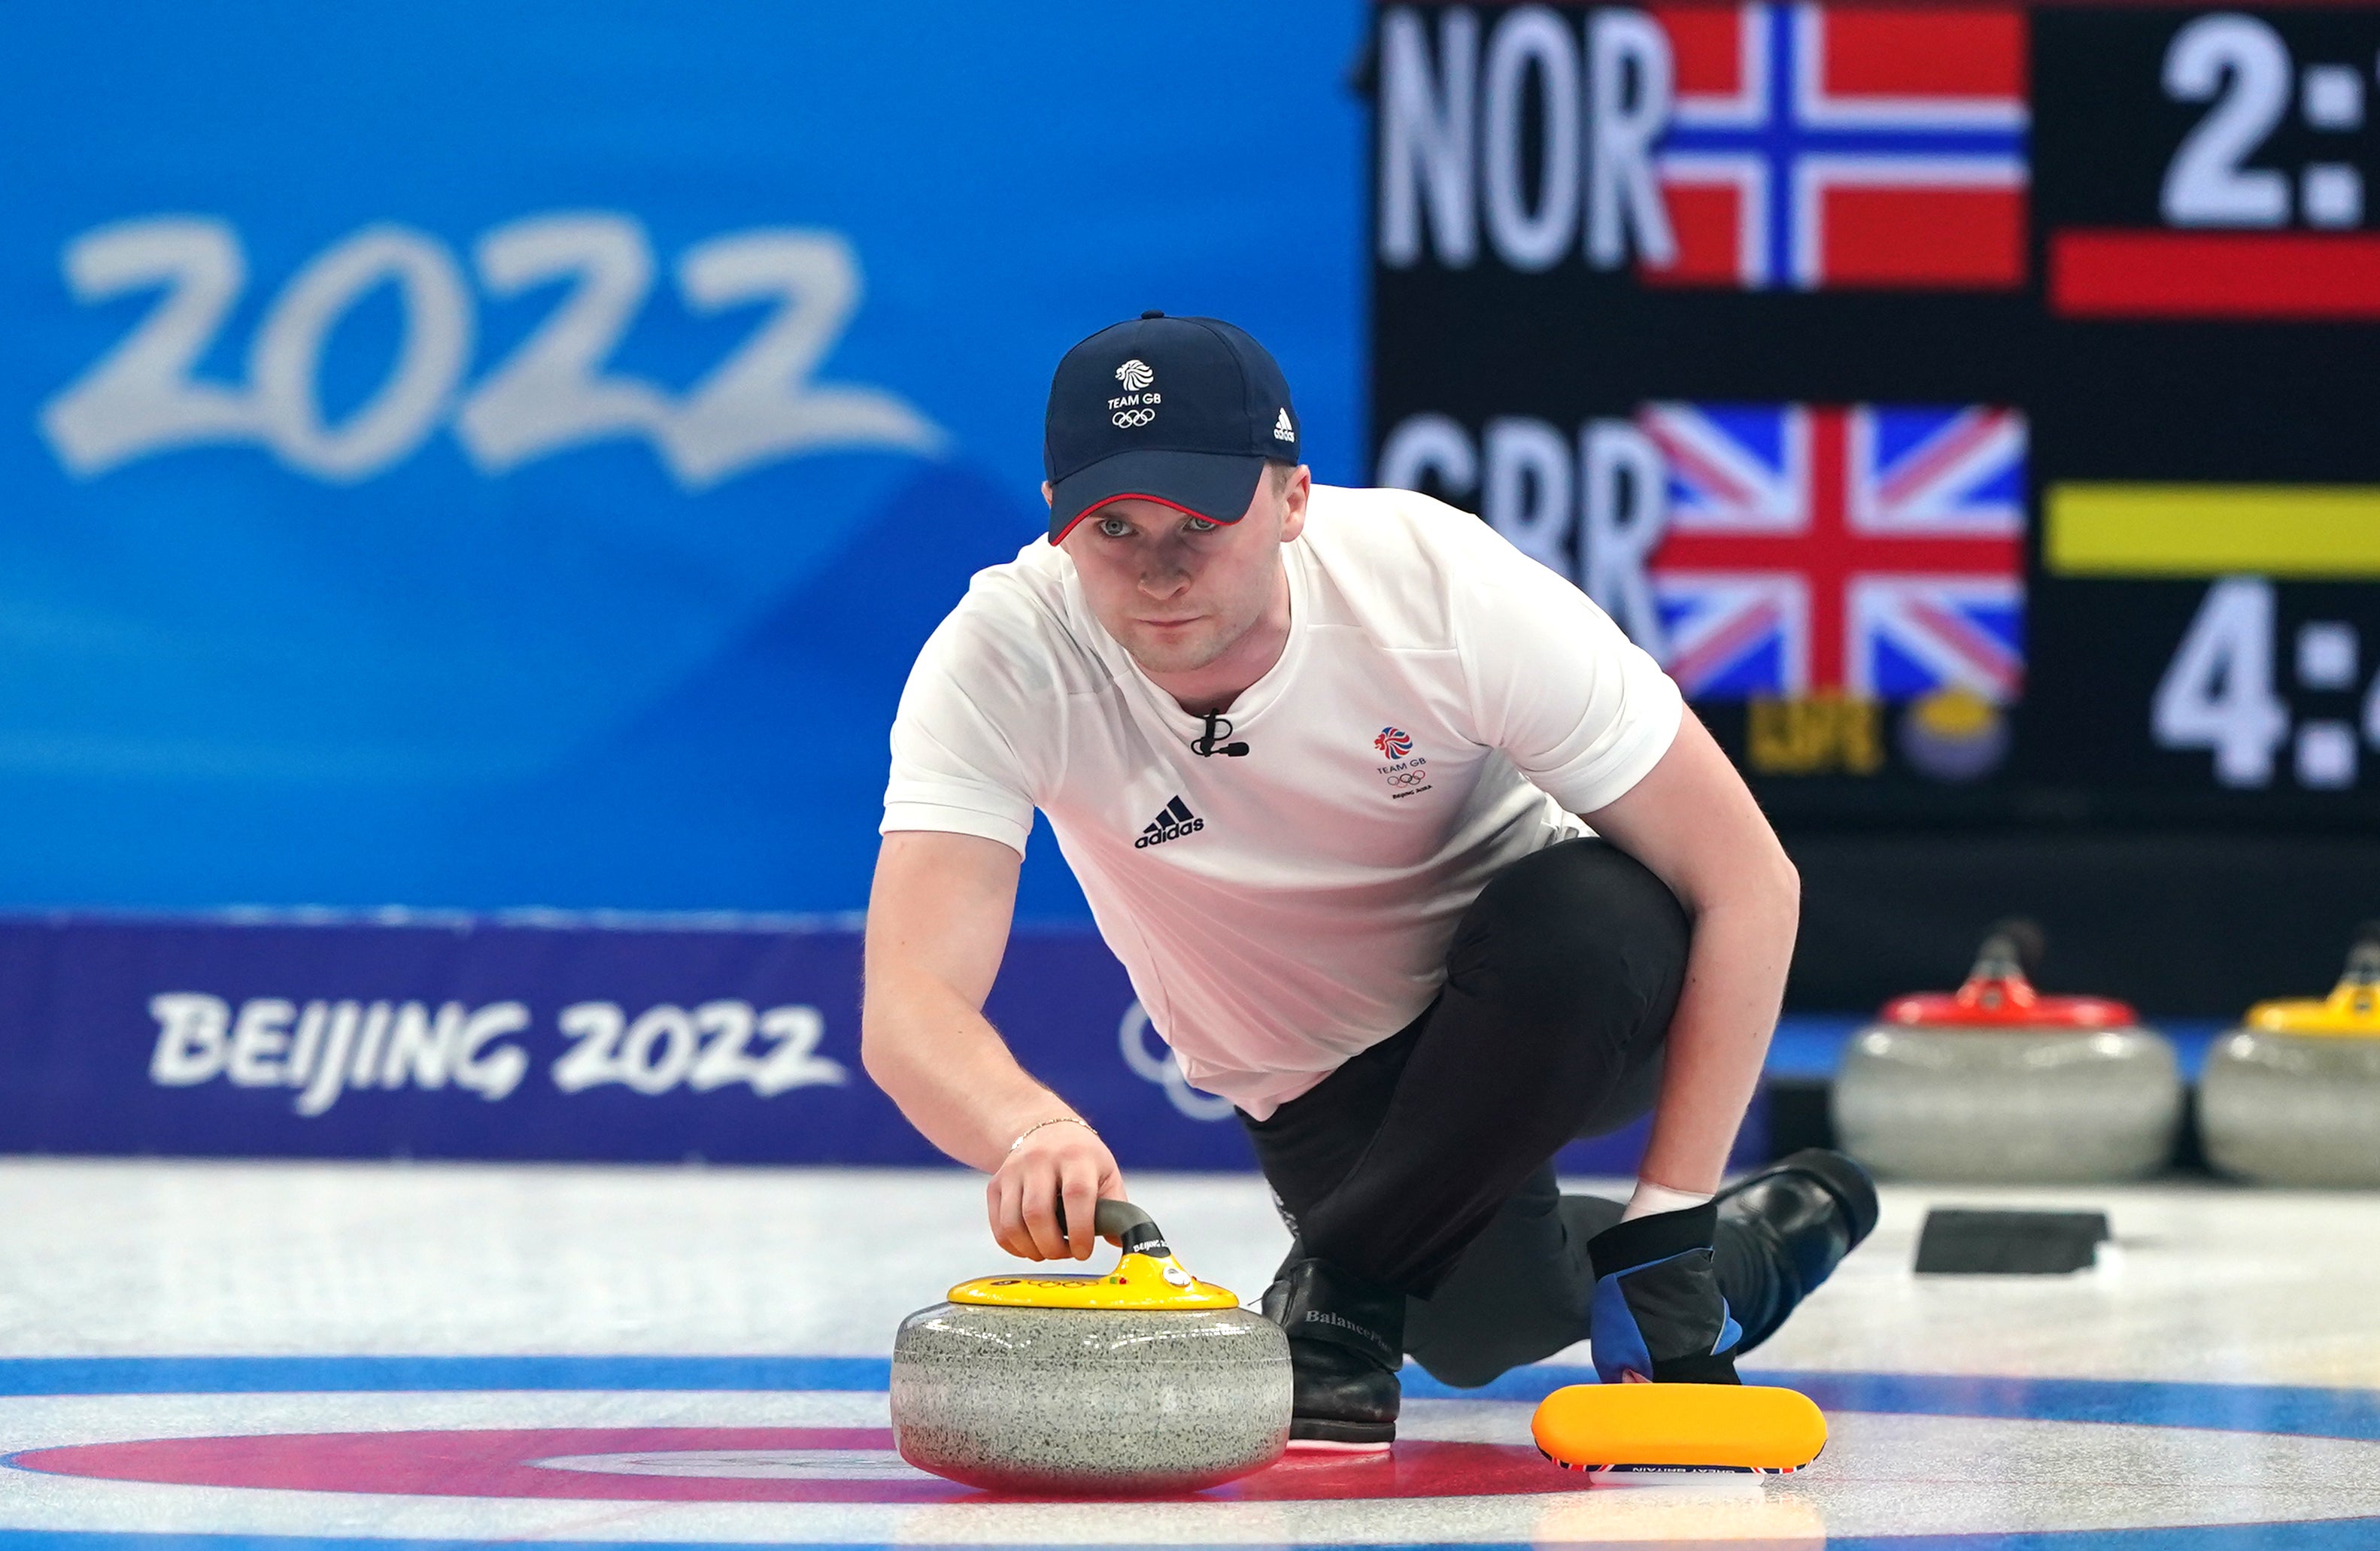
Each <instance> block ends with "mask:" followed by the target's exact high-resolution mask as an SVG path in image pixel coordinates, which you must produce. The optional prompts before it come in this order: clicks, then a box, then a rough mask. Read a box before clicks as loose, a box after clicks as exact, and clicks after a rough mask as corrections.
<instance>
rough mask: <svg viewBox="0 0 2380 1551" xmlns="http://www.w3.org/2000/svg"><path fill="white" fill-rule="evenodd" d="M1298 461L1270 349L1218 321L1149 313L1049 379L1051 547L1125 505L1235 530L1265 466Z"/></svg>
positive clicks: (1045, 456)
mask: <svg viewBox="0 0 2380 1551" xmlns="http://www.w3.org/2000/svg"><path fill="white" fill-rule="evenodd" d="M1299 451H1300V442H1299V437H1298V430H1297V410H1296V408H1295V406H1293V405H1292V404H1291V403H1290V402H1289V384H1288V382H1285V381H1283V380H1282V378H1281V368H1280V367H1279V366H1278V365H1276V364H1275V363H1274V361H1273V358H1272V357H1271V356H1270V355H1269V354H1268V353H1267V352H1266V350H1265V347H1264V346H1263V345H1258V344H1257V342H1256V341H1255V340H1253V339H1251V338H1249V337H1248V336H1247V334H1246V333H1244V332H1242V331H1241V330H1239V329H1235V328H1233V326H1232V325H1231V324H1229V323H1226V322H1223V321H1220V320H1218V319H1214V318H1168V317H1167V316H1166V315H1165V314H1164V313H1162V312H1144V313H1142V314H1141V315H1140V316H1139V317H1138V318H1136V319H1135V320H1134V321H1131V322H1129V323H1118V324H1116V325H1115V326H1114V327H1112V328H1105V329H1101V330H1100V331H1099V333H1095V334H1093V335H1091V337H1090V338H1088V339H1087V340H1085V341H1083V342H1082V343H1081V344H1080V345H1075V347H1074V348H1073V349H1071V350H1069V351H1067V352H1066V357H1065V358H1064V359H1063V360H1062V361H1060V362H1059V363H1058V372H1057V375H1056V376H1055V377H1053V378H1052V379H1050V412H1049V418H1048V420H1047V421H1046V423H1045V426H1044V430H1043V433H1042V441H1041V467H1042V470H1043V472H1044V473H1045V474H1047V475H1048V477H1049V479H1050V542H1051V543H1053V544H1054V543H1057V542H1058V541H1059V540H1060V539H1063V538H1065V537H1066V535H1067V534H1068V533H1069V532H1070V531H1072V530H1073V528H1074V526H1075V524H1076V523H1078V522H1081V521H1082V520H1083V519H1084V518H1085V517H1087V516H1088V515H1090V514H1091V513H1093V512H1095V511H1097V510H1098V509H1099V507H1101V506H1104V505H1106V504H1107V503H1109V502H1111V501H1122V500H1124V499H1126V498H1132V499H1136V500H1141V501H1156V502H1160V503H1164V504H1165V505H1168V506H1172V507H1175V508H1178V509H1179V510H1181V511H1184V512H1188V513H1189V514H1191V515H1193V516H1200V517H1205V518H1207V519H1208V521H1210V522H1219V523H1233V522H1237V521H1239V520H1240V518H1242V517H1243V516H1245V515H1247V510H1248V503H1249V501H1250V500H1251V499H1253V498H1254V497H1255V495H1256V491H1257V479H1259V478H1260V477H1261V476H1262V475H1263V473H1264V466H1265V461H1266V460H1267V459H1271V460H1273V461H1275V462H1280V463H1299V462H1302V461H1304V460H1303V459H1302V458H1301V457H1300V456H1299V455H1298V454H1299Z"/></svg>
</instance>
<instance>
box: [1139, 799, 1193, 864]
mask: <svg viewBox="0 0 2380 1551" xmlns="http://www.w3.org/2000/svg"><path fill="white" fill-rule="evenodd" d="M1206 827H1207V821H1206V820H1205V819H1203V818H1199V817H1198V816H1197V815H1196V814H1195V813H1192V812H1191V811H1190V805H1189V804H1188V803H1185V802H1184V801H1183V800H1182V799H1181V798H1180V797H1178V796H1177V797H1175V798H1174V799H1173V800H1172V802H1170V803H1168V804H1166V805H1165V806H1164V807H1162V808H1160V809H1159V810H1158V815H1157V818H1156V819H1155V821H1154V822H1152V823H1151V824H1150V825H1149V826H1148V828H1147V829H1146V830H1141V832H1140V838H1139V839H1138V840H1136V841H1135V842H1132V846H1133V849H1134V850H1135V851H1146V850H1147V849H1148V848H1149V847H1150V846H1152V845H1163V844H1164V843H1165V842H1167V841H1170V840H1180V839H1181V838H1182V837H1183V836H1184V835H1195V834H1196V833H1197V832H1198V831H1199V830H1203V829H1205V828H1206Z"/></svg>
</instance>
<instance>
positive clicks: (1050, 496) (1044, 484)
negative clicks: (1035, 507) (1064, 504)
mask: <svg viewBox="0 0 2380 1551" xmlns="http://www.w3.org/2000/svg"><path fill="white" fill-rule="evenodd" d="M1041 504H1042V505H1044V506H1055V505H1056V504H1058V492H1057V491H1053V490H1051V489H1050V481H1049V480H1047V479H1044V480H1042V481H1041Z"/></svg>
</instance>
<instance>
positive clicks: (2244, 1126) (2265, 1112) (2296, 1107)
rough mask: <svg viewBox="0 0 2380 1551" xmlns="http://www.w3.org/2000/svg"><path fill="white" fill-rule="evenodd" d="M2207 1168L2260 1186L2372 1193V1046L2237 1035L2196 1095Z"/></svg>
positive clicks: (2379, 1173) (2377, 1135)
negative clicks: (2350, 1188)
mask: <svg viewBox="0 0 2380 1551" xmlns="http://www.w3.org/2000/svg"><path fill="white" fill-rule="evenodd" d="M2198 1134H2199V1141H2200V1144H2201V1145H2203V1146H2204V1148H2205V1149H2206V1160H2207V1161H2208V1162H2209V1163H2211V1164H2213V1165H2214V1166H2215V1167H2216V1168H2217V1169H2221V1170H2222V1171H2223V1172H2225V1173H2226V1174H2230V1175H2234V1176H2236V1177H2238V1178H2240V1179H2243V1180H2254V1181H2259V1182H2260V1183H2264V1184H2268V1185H2314V1186H2339V1185H2349V1186H2357V1185H2380V1039H2371V1038H2361V1037H2358V1036H2353V1035H2321V1034H2272V1033H2267V1032H2265V1031H2264V1030H2262V1029H2237V1030H2234V1031H2233V1032H2232V1033H2231V1034H2230V1035H2228V1036H2226V1037H2225V1038H2223V1039H2221V1040H2219V1041H2217V1042H2216V1047H2215V1049H2214V1052H2213V1053H2212V1054H2210V1055H2209V1056H2208V1057H2207V1060H2206V1072H2205V1073H2204V1075H2203V1076H2202V1077H2201V1078H2200V1079H2199V1085H2198Z"/></svg>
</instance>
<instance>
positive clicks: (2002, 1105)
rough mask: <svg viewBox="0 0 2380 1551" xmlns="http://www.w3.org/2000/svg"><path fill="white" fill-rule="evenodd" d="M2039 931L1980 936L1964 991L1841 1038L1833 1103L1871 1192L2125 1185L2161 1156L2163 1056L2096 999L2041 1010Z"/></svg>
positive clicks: (2163, 1048)
mask: <svg viewBox="0 0 2380 1551" xmlns="http://www.w3.org/2000/svg"><path fill="white" fill-rule="evenodd" d="M2041 949H2042V939H2041V931H2040V928H2039V927H2035V926H2034V924H2033V923H2031V922H2030V921H2004V922H2002V923H2000V924H1999V925H1998V926H1997V927H1993V928H1992V931H1991V933H1990V935H1989V936H1988V937H1987V938H1986V939H1985V942H1984V946H1983V951H1981V953H1980V954H1978V955H1977V957H1976V960H1975V965H1974V968H1973V971H1972V972H1970V974H1969V975H1968V977H1967V981H1966V984H1965V985H1963V986H1961V987H1960V988H1959V989H1958V990H1957V991H1956V992H1953V993H1950V994H1949V995H1941V994H1930V995H1920V996H1907V997H1901V998H1900V999H1899V1000H1895V1001H1892V1002H1890V1003H1888V1004H1887V1005H1886V1007H1885V1009H1884V1012H1883V1014H1882V1015H1881V1017H1879V1018H1878V1020H1877V1021H1876V1022H1875V1023H1873V1024H1868V1025H1867V1026H1866V1027H1864V1028H1863V1029H1861V1030H1860V1031H1859V1032H1858V1033H1857V1034H1856V1035H1854V1036H1852V1043H1851V1048H1850V1049H1849V1051H1848V1052H1847V1053H1846V1055H1845V1057H1844V1059H1843V1065H1842V1070H1841V1071H1840V1072H1839V1073H1838V1074H1837V1075H1836V1078H1835V1086H1834V1092H1833V1097H1832V1105H1833V1110H1834V1121H1835V1132H1836V1134H1837V1135H1838V1136H1839V1137H1840V1140H1841V1145H1842V1148H1843V1150H1844V1151H1845V1152H1848V1153H1850V1154H1851V1155H1852V1157H1856V1158H1858V1159H1859V1160H1860V1161H1861V1162H1862V1163H1864V1164H1865V1165H1867V1166H1868V1168H1870V1169H1874V1170H1875V1171H1876V1174H1877V1176H1878V1177H1879V1178H1885V1179H1899V1180H1945V1181H1976V1182H1985V1183H1999V1184H2060V1183H2080V1182H2086V1181H2110V1180H2132V1179H2139V1178H2141V1177H2142V1176H2143V1175H2146V1174H2151V1173H2155V1172H2156V1171H2157V1170H2159V1169H2163V1168H2165V1167H2166V1165H2167V1164H2168V1162H2170V1161H2171V1159H2172V1157H2173V1144H2174V1138H2175V1134H2176V1132H2177V1130H2178V1128H2179V1127H2180V1122H2181V1109H2182V1084H2181V1071H2180V1062H2179V1061H2177V1060H2176V1059H2175V1057H2174V1051H2173V1047H2172V1045H2171V1044H2169V1043H2168V1041H2167V1040H2166V1038H2165V1037H2164V1036H2162V1035H2159V1034H2156V1033H2154V1032H2152V1031H2151V1030H2148V1029H2144V1028H2142V1027H2141V1026H2139V1020H2138V1019H2137V1018H2136V1017H2135V1016H2134V1015H2133V1012H2132V1010H2131V1008H2130V1007H2128V1006H2126V1005H2125V1004H2124V1003H2122V1002H2120V1001H2110V1000H2106V999H2104V998H2100V997H2077V996H2044V995H2042V994H2041V993H2040V992H2038V991H2036V990H2034V988H2033V983H2032V981H2031V979H2030V977H2029V972H2030V970H2031V969H2032V967H2033V966H2034V965H2035V964H2037V963H2039V960H2040V955H2041Z"/></svg>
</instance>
